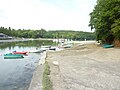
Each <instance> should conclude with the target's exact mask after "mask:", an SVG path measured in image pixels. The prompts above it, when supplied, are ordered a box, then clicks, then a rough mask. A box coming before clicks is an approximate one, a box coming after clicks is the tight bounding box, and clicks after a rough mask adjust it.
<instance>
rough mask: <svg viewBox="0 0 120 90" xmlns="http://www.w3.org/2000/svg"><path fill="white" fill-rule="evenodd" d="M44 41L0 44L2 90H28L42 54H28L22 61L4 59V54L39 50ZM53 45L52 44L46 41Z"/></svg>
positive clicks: (0, 88) (0, 81)
mask: <svg viewBox="0 0 120 90" xmlns="http://www.w3.org/2000/svg"><path fill="white" fill-rule="evenodd" d="M42 43H43V41H25V42H12V43H0V90H27V89H28V87H29V84H30V82H31V79H32V75H33V72H34V70H35V68H36V67H37V64H38V62H39V60H40V57H41V53H28V55H25V56H24V58H22V59H4V54H5V53H9V52H12V51H14V50H16V51H29V50H31V49H34V48H39V47H40V45H41V44H42ZM44 43H45V44H46V45H47V44H49V45H50V44H51V43H52V42H50V41H49V42H47V41H44Z"/></svg>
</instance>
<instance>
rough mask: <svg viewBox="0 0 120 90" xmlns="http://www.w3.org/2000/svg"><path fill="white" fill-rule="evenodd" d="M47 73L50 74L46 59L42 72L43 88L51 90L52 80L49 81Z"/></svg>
mask: <svg viewBox="0 0 120 90" xmlns="http://www.w3.org/2000/svg"><path fill="white" fill-rule="evenodd" d="M49 75H50V67H49V65H48V62H47V61H46V62H45V67H44V72H43V80H42V85H43V90H53V89H52V82H51V81H50V77H49Z"/></svg>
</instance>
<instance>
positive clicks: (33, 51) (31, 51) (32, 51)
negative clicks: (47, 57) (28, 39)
mask: <svg viewBox="0 0 120 90" xmlns="http://www.w3.org/2000/svg"><path fill="white" fill-rule="evenodd" d="M29 52H30V53H41V52H43V50H30V51H29Z"/></svg>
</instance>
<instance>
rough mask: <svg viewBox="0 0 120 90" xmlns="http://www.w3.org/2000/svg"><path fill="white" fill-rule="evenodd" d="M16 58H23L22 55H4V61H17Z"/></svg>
mask: <svg viewBox="0 0 120 90" xmlns="http://www.w3.org/2000/svg"><path fill="white" fill-rule="evenodd" d="M18 58H24V57H23V55H22V54H12V53H8V54H4V59H18Z"/></svg>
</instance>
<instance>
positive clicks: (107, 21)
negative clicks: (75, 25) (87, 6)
mask: <svg viewBox="0 0 120 90" xmlns="http://www.w3.org/2000/svg"><path fill="white" fill-rule="evenodd" d="M90 17H91V18H90V24H89V26H91V29H95V32H96V39H97V40H102V41H103V42H105V43H113V41H114V40H115V39H120V34H119V32H120V0H97V5H96V6H95V8H94V10H93V12H91V13H90Z"/></svg>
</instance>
